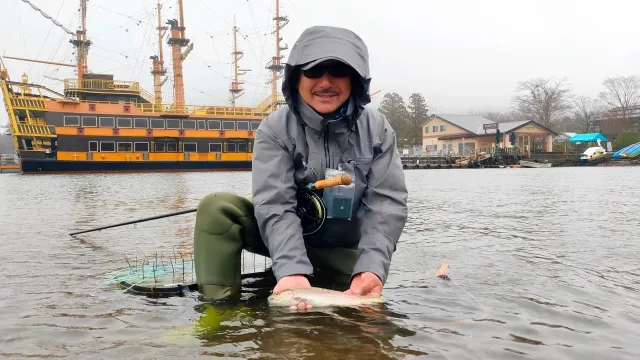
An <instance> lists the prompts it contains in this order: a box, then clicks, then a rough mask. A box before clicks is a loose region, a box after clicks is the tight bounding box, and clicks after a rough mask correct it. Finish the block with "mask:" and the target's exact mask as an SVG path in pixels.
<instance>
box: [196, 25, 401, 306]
mask: <svg viewBox="0 0 640 360" xmlns="http://www.w3.org/2000/svg"><path fill="white" fill-rule="evenodd" d="M370 82H371V77H370V74H369V54H368V49H367V47H366V45H365V44H364V42H363V41H362V39H360V37H359V36H358V35H356V34H355V33H353V32H352V31H350V30H347V29H343V28H336V27H327V26H317V27H312V28H309V29H307V30H305V31H304V32H303V33H302V35H301V36H300V38H299V39H298V41H297V42H296V43H295V44H294V46H293V48H292V50H291V55H290V56H289V59H288V61H287V64H286V66H285V73H284V78H283V82H282V93H283V95H284V99H285V101H286V105H287V106H283V107H282V108H280V109H279V110H278V111H276V112H274V113H272V114H270V115H269V116H267V117H266V118H265V119H264V120H263V121H262V123H261V125H260V127H259V128H258V129H257V133H256V138H255V142H254V146H253V162H252V185H253V194H252V200H251V201H249V200H248V199H246V198H244V197H241V196H238V195H234V194H230V193H213V194H210V195H208V196H207V197H205V198H204V199H203V200H202V202H201V203H200V205H199V208H198V214H197V217H196V226H195V243H194V252H195V270H196V277H197V282H198V285H199V287H198V288H199V291H200V292H201V293H202V294H203V295H204V297H205V298H209V299H219V298H223V297H227V296H233V295H237V293H238V290H239V287H240V251H241V250H242V249H243V248H244V249H246V250H248V251H251V252H254V253H257V254H262V255H265V256H269V257H270V258H271V259H272V263H273V265H272V269H273V272H274V275H275V277H276V280H277V284H276V286H275V287H274V289H273V291H274V292H279V291H282V290H286V289H290V288H296V287H308V286H311V283H310V281H309V280H310V279H311V280H312V282H313V279H314V275H315V274H317V272H318V271H322V270H326V271H328V272H329V273H333V274H337V275H339V276H338V277H340V275H341V276H342V278H343V279H346V281H345V283H346V284H345V286H344V288H343V289H342V290H345V291H347V292H349V293H354V294H362V295H380V294H381V292H382V288H383V286H384V284H385V282H386V280H387V276H388V273H389V266H390V263H391V257H392V254H393V252H394V251H395V249H396V244H397V242H398V239H399V238H400V234H401V233H402V230H403V228H404V225H405V223H406V220H407V196H408V194H407V187H406V184H405V178H404V172H403V169H402V164H401V161H400V155H399V153H398V150H397V146H396V135H395V132H394V130H393V129H392V128H391V126H390V125H389V122H388V121H387V119H385V117H384V116H383V115H382V114H381V113H379V112H377V111H375V110H372V109H369V108H365V105H367V104H368V103H369V102H370V101H371V97H370V95H369V84H370ZM336 170H337V171H343V172H347V173H349V174H350V175H351V176H352V178H353V184H354V185H352V186H347V187H344V188H343V189H341V193H342V195H345V194H346V198H347V202H346V204H349V200H351V206H346V209H344V208H345V207H343V209H341V210H343V211H339V210H338V209H337V208H335V207H329V206H328V207H327V212H331V213H332V214H331V215H332V216H331V218H327V219H326V221H325V223H324V224H323V226H322V227H321V229H320V230H318V231H316V232H315V233H313V234H310V235H304V236H303V231H302V226H301V220H300V218H299V217H298V215H297V213H296V205H297V198H296V193H297V192H298V191H299V190H300V189H302V188H303V187H305V186H306V185H307V184H309V183H312V182H315V181H317V180H321V179H324V178H325V177H328V176H326V175H327V173H331V174H334V173H336ZM318 193H319V196H321V197H322V196H325V198H324V199H325V200H328V201H329V202H332V201H333V200H336V202H337V201H338V200H339V199H331V198H329V199H328V198H327V197H330V196H332V195H327V194H331V192H330V191H329V192H328V191H327V190H326V189H325V190H324V192H323V191H318ZM343 197H344V196H343ZM342 200H344V199H342ZM299 307H300V308H301V309H304V308H305V307H307V306H306V304H304V303H302V304H300V305H299Z"/></svg>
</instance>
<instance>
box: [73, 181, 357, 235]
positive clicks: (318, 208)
mask: <svg viewBox="0 0 640 360" xmlns="http://www.w3.org/2000/svg"><path fill="white" fill-rule="evenodd" d="M351 181H352V178H351V175H349V174H348V173H344V174H342V175H338V176H335V177H332V178H328V179H323V180H318V181H316V182H313V183H309V184H308V185H307V186H306V187H304V188H302V189H301V190H300V191H298V193H297V194H296V198H297V201H298V209H297V214H298V217H300V219H301V221H302V228H303V234H304V235H307V234H311V233H313V232H316V231H317V230H318V229H319V228H320V227H321V226H322V224H324V220H325V219H326V211H325V206H324V201H323V200H322V198H320V196H318V194H316V193H315V192H314V190H321V189H326V188H330V187H333V186H338V185H351ZM197 210H198V208H192V209H186V210H181V211H176V212H172V213H168V214H162V215H156V216H151V217H147V218H142V219H138V220H131V221H127V222H122V223H117V224H113V225H107V226H101V227H97V228H94V229H89V230H82V231H76V232H73V233H70V234H69V235H70V236H74V235H78V234H85V233H89V232H94V231H100V230H105V229H111V228H115V227H119V226H125V225H131V224H138V223H142V222H145V221H151V220H157V219H162V218H167V217H171V216H177V215H182V214H188V213H192V212H196V211H197Z"/></svg>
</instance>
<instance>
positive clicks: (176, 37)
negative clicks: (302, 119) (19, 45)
mask: <svg viewBox="0 0 640 360" xmlns="http://www.w3.org/2000/svg"><path fill="white" fill-rule="evenodd" d="M23 2H25V3H27V4H29V5H30V6H31V7H32V8H33V9H35V10H36V11H38V12H40V13H41V14H42V15H44V17H46V18H47V19H49V20H50V21H52V22H53V23H54V24H55V25H56V26H57V27H58V28H61V29H62V30H63V31H65V32H67V33H68V34H69V35H70V36H71V41H70V42H71V44H73V48H74V49H73V50H74V52H75V64H65V63H56V62H51V61H42V60H37V59H25V58H19V57H11V56H4V59H5V60H6V59H13V60H21V61H30V62H37V63H44V64H51V65H55V66H70V67H72V68H75V71H76V74H77V77H75V78H70V79H64V80H63V84H64V88H63V90H62V91H56V90H53V89H50V88H48V87H46V86H43V85H41V84H37V83H31V82H30V81H29V77H28V75H27V74H26V73H25V74H22V76H21V78H20V81H16V80H12V78H11V77H10V76H9V70H8V68H7V67H6V66H5V61H2V59H1V58H0V91H1V92H2V98H3V100H4V104H5V109H6V111H7V114H8V116H9V129H10V133H11V135H12V137H13V143H14V147H15V149H16V155H18V156H19V158H20V171H21V172H22V173H47V172H84V171H107V172H111V171H183V170H184V171H193V170H208V171H216V170H251V159H252V145H253V140H254V138H255V132H256V130H257V128H258V126H259V125H260V123H261V121H262V119H264V118H265V117H266V116H267V115H268V114H270V113H272V112H273V111H275V110H277V109H278V108H279V107H280V106H282V105H284V104H285V102H284V99H283V96H282V94H281V93H279V92H278V79H279V78H280V77H281V73H282V71H283V69H284V66H283V64H282V63H281V60H282V58H283V57H284V56H283V55H282V53H281V51H283V50H286V49H287V46H286V45H285V46H281V41H282V39H281V37H280V30H281V29H282V28H283V27H284V26H285V25H286V24H287V23H288V18H287V17H286V16H282V15H280V13H279V11H280V7H279V1H278V0H276V7H275V17H274V18H273V20H274V21H275V31H274V34H275V56H273V57H272V58H271V60H270V63H269V64H268V65H267V66H266V69H268V70H270V71H271V75H272V76H271V93H270V94H269V95H268V96H267V97H266V98H265V99H264V100H263V101H262V102H261V103H259V104H258V105H256V106H254V107H242V106H236V100H237V99H238V97H240V96H241V95H242V94H243V92H244V89H243V88H242V84H243V82H242V81H241V80H240V79H239V77H240V76H241V75H244V74H245V70H242V69H240V68H239V60H240V59H241V57H242V55H243V52H242V51H240V50H238V48H237V45H236V41H235V39H236V36H237V33H238V28H237V27H236V26H235V25H234V27H233V37H234V41H233V44H234V48H233V53H232V59H233V69H234V74H233V76H234V77H233V81H232V82H231V85H230V87H229V92H230V99H231V100H230V104H217V105H214V104H211V105H207V104H204V105H187V104H185V102H184V99H185V96H184V95H185V84H184V80H183V61H184V60H185V59H186V58H187V56H188V54H189V53H190V52H191V51H192V49H193V43H192V42H190V40H189V39H188V38H187V37H186V32H185V30H186V27H185V21H184V14H183V6H182V0H177V5H178V6H177V9H178V14H179V19H168V20H167V21H166V23H165V24H166V25H167V26H163V23H162V6H164V5H166V3H167V2H166V1H164V2H163V3H164V5H161V4H160V1H158V3H157V25H158V26H157V31H158V33H157V36H158V38H157V39H158V49H157V51H158V52H157V54H156V55H153V56H151V57H150V60H151V74H152V75H153V82H154V83H153V87H154V92H153V93H151V92H148V91H146V90H145V89H144V88H143V84H140V83H139V82H136V81H126V80H118V79H115V78H114V76H113V75H112V74H108V73H93V72H90V71H88V58H89V48H90V47H91V45H92V44H93V41H92V40H89V38H88V33H87V0H80V7H79V13H80V16H81V18H80V19H81V21H80V24H81V26H80V29H79V30H77V31H76V32H73V31H70V30H68V29H67V28H65V27H64V25H62V24H60V23H59V22H57V21H55V20H54V19H53V18H52V17H51V16H49V15H47V14H46V13H45V12H43V11H42V10H41V9H39V8H38V7H37V6H35V5H34V4H33V3H31V2H30V1H29V0H23ZM154 15H155V14H154ZM166 32H168V33H169V36H168V41H167V43H168V46H169V47H170V50H171V59H172V64H171V65H172V71H171V76H172V79H173V98H172V102H171V103H168V104H166V103H164V102H163V94H162V86H163V84H164V82H165V81H166V80H167V78H168V76H166V75H167V68H165V60H164V55H163V44H162V43H163V38H164V35H165V33H166Z"/></svg>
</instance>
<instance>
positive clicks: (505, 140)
mask: <svg viewBox="0 0 640 360" xmlns="http://www.w3.org/2000/svg"><path fill="white" fill-rule="evenodd" d="M496 129H497V130H499V131H500V133H501V135H502V138H501V139H500V145H499V146H501V147H517V148H518V150H520V151H521V152H522V153H527V152H529V151H536V152H551V151H552V149H553V137H554V136H556V135H558V134H557V133H556V132H555V131H553V130H551V129H549V128H547V127H545V126H543V125H541V124H539V123H537V122H535V121H533V120H522V121H513V122H506V123H496V122H495V121H491V120H489V119H487V118H485V117H483V116H478V115H451V114H433V115H431V116H430V117H429V119H428V120H427V121H426V122H425V123H424V125H423V126H422V144H423V150H425V151H427V152H429V153H434V154H452V155H458V154H464V155H469V154H475V153H479V152H489V151H491V149H492V148H494V147H495V146H496ZM511 134H514V135H513V136H512V135H511ZM511 140H513V141H514V142H513V143H511Z"/></svg>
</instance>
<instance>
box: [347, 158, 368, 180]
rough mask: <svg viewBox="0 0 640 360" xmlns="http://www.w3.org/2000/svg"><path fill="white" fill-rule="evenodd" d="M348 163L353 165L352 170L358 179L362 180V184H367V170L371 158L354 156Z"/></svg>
mask: <svg viewBox="0 0 640 360" xmlns="http://www.w3.org/2000/svg"><path fill="white" fill-rule="evenodd" d="M349 163H351V165H352V166H353V171H354V172H355V174H356V177H357V178H358V181H362V183H363V184H364V185H366V184H367V178H368V177H369V170H371V165H372V164H373V159H372V158H355V159H353V160H351V161H350V162H349Z"/></svg>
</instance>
